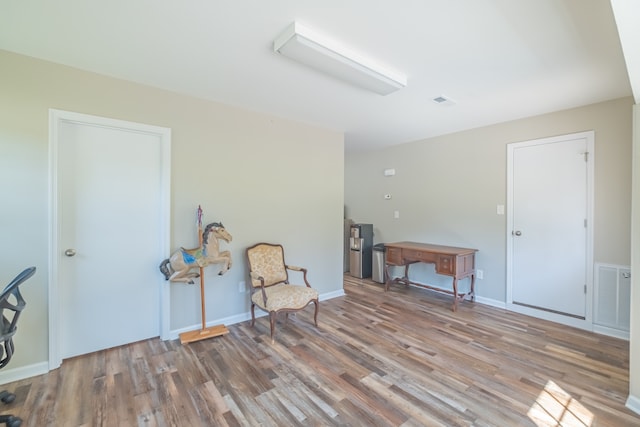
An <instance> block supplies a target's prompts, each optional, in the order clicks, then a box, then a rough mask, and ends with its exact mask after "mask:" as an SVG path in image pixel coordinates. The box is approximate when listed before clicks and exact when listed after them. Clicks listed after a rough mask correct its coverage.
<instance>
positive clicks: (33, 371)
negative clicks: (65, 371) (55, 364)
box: [0, 362, 49, 384]
mask: <svg viewBox="0 0 640 427" xmlns="http://www.w3.org/2000/svg"><path fill="white" fill-rule="evenodd" d="M47 372H49V364H48V363H47V362H39V363H34V364H33V365H28V366H21V367H19V368H14V369H11V368H9V369H3V370H2V371H1V372H0V384H7V383H12V382H14V381H20V380H24V379H25V378H31V377H35V376H36V375H42V374H46V373H47Z"/></svg>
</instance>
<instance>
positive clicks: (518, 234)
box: [511, 230, 522, 236]
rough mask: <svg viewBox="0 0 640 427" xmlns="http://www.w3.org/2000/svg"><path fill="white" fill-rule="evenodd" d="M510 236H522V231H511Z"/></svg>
mask: <svg viewBox="0 0 640 427" xmlns="http://www.w3.org/2000/svg"><path fill="white" fill-rule="evenodd" d="M511 234H513V235H514V236H522V231H520V230H516V231H512V232H511Z"/></svg>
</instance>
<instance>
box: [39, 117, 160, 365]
mask: <svg viewBox="0 0 640 427" xmlns="http://www.w3.org/2000/svg"><path fill="white" fill-rule="evenodd" d="M58 113H60V112H58ZM61 114H62V116H64V115H65V113H64V112H63V113H61ZM66 114H72V117H73V118H74V120H65V119H64V118H60V117H58V118H57V119H54V120H56V129H55V132H56V135H55V136H56V144H55V145H54V157H55V158H56V162H55V169H56V172H55V179H54V182H55V188H54V194H55V196H54V197H55V198H56V199H57V203H56V205H57V206H56V208H57V209H56V213H57V216H56V218H54V224H55V228H56V230H57V233H56V235H55V238H54V240H55V243H54V245H53V248H52V249H53V251H54V256H53V261H54V263H55V264H56V268H55V273H56V274H55V277H54V279H55V280H54V282H55V283H56V285H55V288H54V289H53V291H54V293H56V298H55V299H57V307H53V309H54V310H55V309H56V308H57V309H58V310H59V313H58V319H59V325H58V328H57V331H58V334H57V336H58V339H59V348H58V349H57V350H58V351H57V353H58V355H59V356H60V360H61V359H64V358H68V357H72V356H77V355H80V354H85V353H90V352H94V351H98V350H102V349H105V348H110V347H114V346H118V345H122V344H125V343H130V342H134V341H138V340H142V339H147V338H150V337H155V336H158V335H160V333H161V320H162V315H161V310H162V307H163V304H161V299H162V298H161V296H162V294H161V292H162V285H163V283H162V282H163V281H162V280H161V277H160V275H159V271H158V264H159V262H160V261H161V260H162V259H163V258H165V257H166V253H167V251H166V248H167V246H168V245H167V242H166V241H167V240H168V233H167V229H168V215H167V213H168V212H167V210H168V203H167V194H168V188H166V187H168V185H167V183H168V179H167V177H166V174H167V173H168V168H167V167H166V166H167V165H166V163H167V162H168V156H167V153H168V150H167V136H168V135H169V133H168V129H164V128H154V127H148V126H145V125H138V124H135V123H128V122H121V121H112V120H108V119H100V118H95V117H91V116H80V117H79V118H80V120H75V119H77V118H78V117H77V115H74V114H73V113H66ZM54 335H55V334H54ZM54 364H55V363H54Z"/></svg>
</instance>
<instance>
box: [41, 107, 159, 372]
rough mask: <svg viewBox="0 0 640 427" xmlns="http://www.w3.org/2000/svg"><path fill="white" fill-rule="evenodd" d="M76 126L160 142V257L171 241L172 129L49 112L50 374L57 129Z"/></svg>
mask: <svg viewBox="0 0 640 427" xmlns="http://www.w3.org/2000/svg"><path fill="white" fill-rule="evenodd" d="M65 122H66V123H78V124H83V125H91V126H103V127H108V128H117V129H121V130H126V131H132V132H140V133H145V134H150V135H154V136H156V137H158V138H159V139H160V144H161V147H160V150H161V160H160V161H161V162H162V164H161V167H160V169H161V178H160V180H161V183H160V185H161V194H160V198H161V201H160V203H161V206H162V207H161V212H160V216H161V218H160V222H161V224H162V226H161V230H159V233H160V245H161V250H162V253H167V254H168V253H169V250H170V246H169V244H170V237H171V233H170V232H171V218H170V216H171V129H170V128H165V127H159V126H153V125H147V124H142V123H135V122H129V121H124V120H118V119H111V118H106V117H99V116H92V115H88V114H82V113H75V112H71V111H64V110H57V109H49V213H50V217H49V370H50V371H51V370H53V369H56V368H58V367H59V366H60V365H61V364H62V357H61V353H60V351H61V350H60V336H61V332H60V311H61V305H60V299H59V290H58V283H59V274H60V270H59V265H58V262H59V258H60V257H59V256H58V254H60V253H62V252H61V251H62V248H61V247H60V243H59V241H60V224H59V219H60V218H59V212H58V210H59V197H60V194H59V187H58V186H59V183H58V173H59V168H58V161H59V159H58V149H59V140H58V134H59V128H60V124H61V123H65ZM161 276H162V275H161V274H158V289H160V292H159V298H160V304H159V306H160V313H159V322H160V325H159V328H158V329H159V331H160V338H161V339H163V340H166V339H170V338H171V337H170V313H171V307H170V289H169V282H167V281H165V280H163V279H164V278H163V277H161Z"/></svg>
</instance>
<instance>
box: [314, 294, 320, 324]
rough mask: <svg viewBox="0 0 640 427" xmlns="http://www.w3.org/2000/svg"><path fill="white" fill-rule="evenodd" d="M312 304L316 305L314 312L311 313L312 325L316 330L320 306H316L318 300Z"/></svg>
mask: <svg viewBox="0 0 640 427" xmlns="http://www.w3.org/2000/svg"><path fill="white" fill-rule="evenodd" d="M313 303H314V304H315V305H316V309H315V312H314V313H313V323H314V324H315V325H316V328H317V327H318V307H319V306H320V304H318V300H314V301H313Z"/></svg>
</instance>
